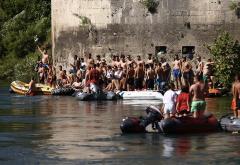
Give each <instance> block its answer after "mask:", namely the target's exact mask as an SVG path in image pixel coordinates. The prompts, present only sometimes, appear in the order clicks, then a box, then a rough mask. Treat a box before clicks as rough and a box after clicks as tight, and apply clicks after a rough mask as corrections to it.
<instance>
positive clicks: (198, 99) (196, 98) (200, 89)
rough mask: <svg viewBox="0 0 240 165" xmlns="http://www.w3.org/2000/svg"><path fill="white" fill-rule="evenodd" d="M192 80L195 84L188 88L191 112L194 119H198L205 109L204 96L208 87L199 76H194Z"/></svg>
mask: <svg viewBox="0 0 240 165" xmlns="http://www.w3.org/2000/svg"><path fill="white" fill-rule="evenodd" d="M194 80H195V84H193V85H192V86H191V87H190V92H189V93H190V97H191V99H192V104H191V112H192V113H193V117H194V118H200V117H202V116H203V114H204V111H205V108H206V102H205V96H206V95H207V94H208V86H207V85H205V84H204V83H203V82H202V80H201V76H200V75H196V76H195V77H194Z"/></svg>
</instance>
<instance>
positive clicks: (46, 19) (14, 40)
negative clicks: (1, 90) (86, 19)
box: [0, 0, 51, 78]
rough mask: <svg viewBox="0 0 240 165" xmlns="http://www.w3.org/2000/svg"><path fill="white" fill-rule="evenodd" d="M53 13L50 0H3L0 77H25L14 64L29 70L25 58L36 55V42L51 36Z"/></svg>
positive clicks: (28, 59)
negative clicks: (51, 15) (36, 39)
mask: <svg viewBox="0 0 240 165" xmlns="http://www.w3.org/2000/svg"><path fill="white" fill-rule="evenodd" d="M50 14H51V0H41V1H38V0H7V1H6V0H0V61H1V66H0V78H9V77H10V78H12V77H16V78H17V77H18V76H17V75H16V74H17V73H18V74H19V76H20V77H23V75H21V74H20V72H18V71H17V69H15V70H14V69H13V68H16V67H19V68H20V69H23V70H25V71H27V67H25V66H26V65H27V64H24V62H29V61H31V60H33V59H34V58H33V57H32V56H33V55H35V56H36V55H37V54H36V53H34V52H35V51H36V46H37V44H39V45H42V44H45V43H46V41H47V40H49V38H48V36H49V34H50V32H51V31H50V29H51V17H50ZM35 36H37V38H38V42H34V37H35ZM16 64H17V65H16ZM20 65H22V66H20ZM28 69H30V68H28ZM29 71H30V70H28V71H27V72H29ZM13 72H14V73H13ZM13 75H14V76H13Z"/></svg>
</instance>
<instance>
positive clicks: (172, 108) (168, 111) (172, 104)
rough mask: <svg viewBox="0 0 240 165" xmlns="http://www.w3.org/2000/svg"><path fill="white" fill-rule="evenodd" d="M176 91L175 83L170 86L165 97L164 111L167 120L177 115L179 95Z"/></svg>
mask: <svg viewBox="0 0 240 165" xmlns="http://www.w3.org/2000/svg"><path fill="white" fill-rule="evenodd" d="M174 89H175V85H174V83H170V84H169V85H168V90H167V91H166V92H165V93H164V95H163V107H162V110H163V113H164V118H165V119H167V118H170V117H172V116H174V115H175V113H176V101H177V94H176V92H175V91H174Z"/></svg>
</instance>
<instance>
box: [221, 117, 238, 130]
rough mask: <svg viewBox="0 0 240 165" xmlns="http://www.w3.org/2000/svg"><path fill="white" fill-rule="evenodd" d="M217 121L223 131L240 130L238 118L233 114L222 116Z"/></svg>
mask: <svg viewBox="0 0 240 165" xmlns="http://www.w3.org/2000/svg"><path fill="white" fill-rule="evenodd" d="M219 122H220V125H221V127H222V130H223V131H226V132H240V119H238V118H236V117H234V116H233V114H227V115H224V116H222V117H221V118H220V120H219Z"/></svg>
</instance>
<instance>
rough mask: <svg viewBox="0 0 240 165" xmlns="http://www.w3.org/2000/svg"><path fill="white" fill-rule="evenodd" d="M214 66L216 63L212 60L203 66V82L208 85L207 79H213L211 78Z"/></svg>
mask: <svg viewBox="0 0 240 165" xmlns="http://www.w3.org/2000/svg"><path fill="white" fill-rule="evenodd" d="M213 64H214V62H212V60H211V59H208V61H207V62H205V63H204V66H203V81H204V83H206V84H207V83H208V81H207V79H208V78H211V76H212V72H213Z"/></svg>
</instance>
